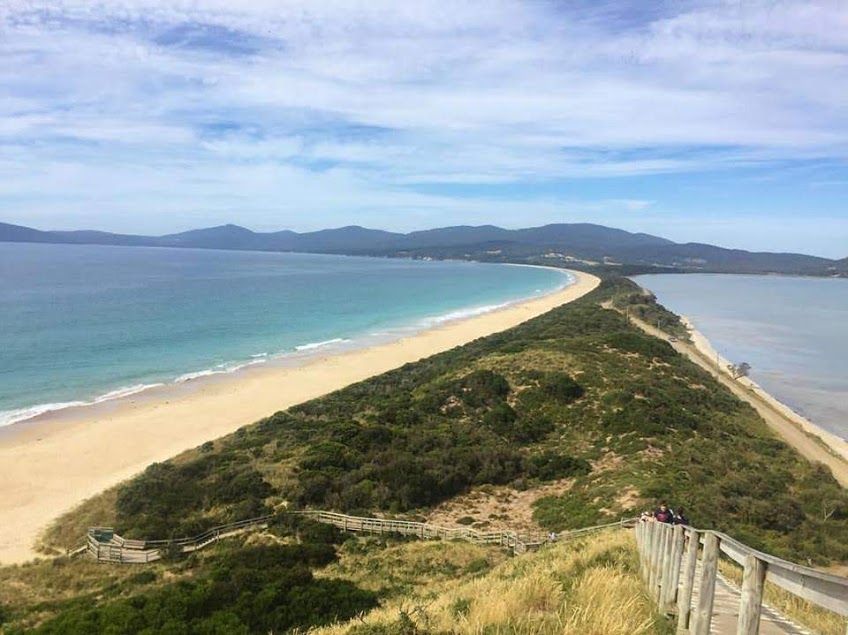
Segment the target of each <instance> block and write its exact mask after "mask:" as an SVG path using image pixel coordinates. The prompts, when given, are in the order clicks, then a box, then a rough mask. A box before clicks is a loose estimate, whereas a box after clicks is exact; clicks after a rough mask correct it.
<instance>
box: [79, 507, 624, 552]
mask: <svg viewBox="0 0 848 635" xmlns="http://www.w3.org/2000/svg"><path fill="white" fill-rule="evenodd" d="M283 514H291V515H299V516H305V517H307V518H310V519H311V520H314V521H317V522H319V523H324V524H328V525H333V526H334V527H338V528H339V529H341V530H343V531H353V532H366V533H376V534H399V535H402V536H415V537H418V538H422V539H438V540H466V541H468V542H473V543H476V544H483V545H500V546H502V547H506V548H507V549H510V550H511V551H512V552H513V553H514V554H517V555H520V554H523V553H526V552H528V551H532V550H535V549H538V548H539V546H541V545H542V544H544V543H546V542H548V541H549V540H550V536H549V535H548V534H543V533H518V532H514V531H478V530H476V529H472V528H470V527H440V526H438V525H431V524H430V523H419V522H412V521H407V520H393V519H387V518H365V517H361V516H348V515H346V514H337V513H335V512H327V511H297V512H283ZM274 518H275V516H274V515H269V516H260V517H259V518H251V519H248V520H242V521H239V522H237V523H231V524H228V525H221V526H218V527H213V528H212V529H210V530H209V531H206V532H204V533H202V534H200V535H199V536H195V537H193V538H177V539H172V540H127V539H124V538H122V537H121V536H119V535H117V534H115V533H113V532H112V530H111V529H110V528H108V527H92V528H90V529H89V530H88V536H87V552H88V553H89V554H91V555H92V556H93V557H94V558H96V559H97V561H98V562H115V563H124V564H145V563H149V562H155V561H157V560H161V559H162V557H163V556H164V555H165V554H167V553H191V552H193V551H197V550H199V549H203V548H204V547H206V546H208V545H210V544H212V543H214V542H216V541H218V540H220V539H222V538H226V537H228V536H234V535H238V534H241V533H244V532H246V531H252V530H254V529H260V528H264V527H267V526H268V523H269V522H271V520H272V519H274ZM634 522H635V519H628V520H621V521H618V522H615V523H608V524H606V525H597V526H594V527H586V528H583V529H577V530H575V531H571V532H565V533H563V534H561V535H560V536H558V539H567V538H569V537H572V536H579V535H581V534H584V533H588V532H593V531H598V530H600V529H606V528H609V527H625V526H631V525H632V524H633V523H634Z"/></svg>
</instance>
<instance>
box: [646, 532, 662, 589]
mask: <svg viewBox="0 0 848 635" xmlns="http://www.w3.org/2000/svg"><path fill="white" fill-rule="evenodd" d="M649 527H650V528H651V530H650V540H649V543H650V554H648V591H650V593H651V595H653V594H654V585H655V584H656V580H657V570H656V567H655V566H654V561H655V559H656V556H657V552H658V551H659V542H660V540H659V539H660V526H659V523H651V524H650V525H649Z"/></svg>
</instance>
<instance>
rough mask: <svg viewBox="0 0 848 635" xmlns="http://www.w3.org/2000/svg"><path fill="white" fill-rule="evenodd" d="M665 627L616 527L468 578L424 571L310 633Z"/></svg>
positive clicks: (545, 634) (602, 633)
mask: <svg viewBox="0 0 848 635" xmlns="http://www.w3.org/2000/svg"><path fill="white" fill-rule="evenodd" d="M461 549H462V550H463V551H465V550H466V549H467V547H466V546H465V545H463V546H462V547H461ZM413 550H415V548H413ZM392 570H393V568H392V565H389V566H388V567H387V568H386V569H385V571H380V572H381V573H386V574H391V572H392ZM334 574H339V571H338V570H336V571H334ZM668 629H669V626H668V622H667V621H666V620H665V619H664V618H661V617H659V616H658V615H657V614H656V613H655V610H654V607H653V605H652V603H651V601H650V600H649V598H648V596H647V594H646V592H645V589H644V588H643V585H642V582H641V579H640V577H639V573H638V561H637V554H636V551H635V545H634V543H633V540H632V536H631V535H630V533H629V532H626V531H620V530H618V531H610V532H605V533H603V534H599V535H595V536H591V537H587V538H583V539H579V540H574V541H572V542H567V543H561V544H556V545H552V546H550V547H547V548H545V549H544V550H542V551H540V552H538V553H533V554H529V555H526V556H523V557H520V558H512V559H510V560H508V561H505V562H503V563H501V564H499V565H497V566H495V567H494V568H493V569H491V570H489V571H484V572H481V573H480V574H479V575H476V576H473V577H472V578H471V579H459V580H444V581H440V582H437V583H434V582H433V581H432V580H430V579H427V576H426V574H425V575H424V576H422V578H421V581H420V584H418V585H416V586H415V587H413V588H411V589H410V590H409V591H408V593H406V594H404V595H401V596H399V597H395V598H393V599H392V600H391V601H389V602H386V603H385V604H384V606H382V607H381V608H379V609H376V610H374V611H372V612H370V613H368V614H366V615H364V616H361V617H359V618H357V619H354V620H351V621H350V622H345V623H341V624H337V625H334V626H331V627H325V628H321V629H318V630H316V631H314V635H396V634H398V633H407V634H413V633H415V634H418V635H436V634H439V635H442V634H448V633H450V634H451V635H478V634H480V633H486V634H487V635H513V634H515V633H526V634H532V635H554V634H556V635H563V634H568V633H574V634H578V633H579V634H581V635H593V634H597V635H640V634H644V635H647V634H649V633H666V632H670V631H669V630H668Z"/></svg>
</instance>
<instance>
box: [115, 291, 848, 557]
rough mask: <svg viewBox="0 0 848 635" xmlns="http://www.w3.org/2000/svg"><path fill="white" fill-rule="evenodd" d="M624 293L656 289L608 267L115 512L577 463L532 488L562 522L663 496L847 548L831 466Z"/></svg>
mask: <svg viewBox="0 0 848 635" xmlns="http://www.w3.org/2000/svg"><path fill="white" fill-rule="evenodd" d="M613 299H614V300H615V302H616V303H617V304H618V305H621V304H622V303H625V304H626V303H628V302H631V303H635V304H637V305H638V304H639V303H643V304H644V302H645V296H643V295H642V294H641V292H640V290H639V289H638V287H637V286H636V285H635V284H633V283H632V282H630V281H628V280H625V279H608V280H605V281H604V282H603V283H602V284H601V286H600V287H599V288H598V290H596V291H595V292H593V293H591V294H589V295H588V296H586V297H585V298H583V299H581V300H579V301H576V302H574V303H571V304H569V305H565V306H563V307H561V308H559V309H556V310H554V311H552V312H550V313H548V314H546V315H543V316H541V317H539V318H536V319H534V320H531V321H529V322H526V323H524V324H522V325H520V326H518V327H516V328H513V329H511V330H509V331H506V332H503V333H500V334H497V335H493V336H490V337H487V338H484V339H481V340H478V341H475V342H473V343H471V344H468V345H466V346H463V347H461V348H458V349H454V350H452V351H449V352H447V353H443V354H440V355H436V356H433V357H430V358H428V359H425V360H422V361H420V362H418V363H415V364H408V365H406V366H404V367H402V368H400V369H398V370H395V371H392V372H389V373H386V374H383V375H380V376H378V377H374V378H373V379H370V380H367V381H364V382H361V383H358V384H355V385H353V386H350V387H348V388H346V389H343V390H340V391H337V392H335V393H333V394H331V395H328V396H326V397H323V398H320V399H316V400H313V401H311V402H308V403H305V404H303V405H300V406H297V407H295V408H291V409H290V410H288V411H285V412H279V413H277V414H275V415H273V416H271V417H269V418H267V419H264V420H262V421H260V422H258V423H257V424H255V425H253V426H249V427H247V428H244V429H242V430H239V431H238V432H237V433H235V434H233V435H230V436H229V437H226V438H224V439H222V440H219V441H216V442H215V443H214V444H213V443H209V444H206V445H205V446H203V447H202V448H200V449H198V450H197V451H195V452H192V453H188V454H186V455H183V456H181V457H178V458H177V459H175V460H172V461H168V462H166V463H162V464H157V465H153V466H151V467H150V468H149V469H148V470H146V471H145V472H144V473H143V474H142V475H141V476H139V477H137V478H135V479H133V480H132V481H130V482H129V483H127V484H126V485H124V486H123V487H122V488H121V489H120V491H119V494H118V497H117V503H116V505H115V510H114V519H113V520H114V521H115V524H116V528H117V530H118V532H119V533H121V534H123V535H125V536H127V537H144V538H165V537H170V536H183V535H192V534H196V533H198V532H200V531H202V530H204V529H206V528H208V527H209V526H211V525H216V524H220V523H224V522H230V521H235V520H240V519H243V518H246V517H250V516H256V515H259V514H262V513H267V512H270V511H272V510H273V509H274V508H275V507H278V506H279V505H281V504H282V503H284V502H285V503H286V504H287V505H289V506H291V507H316V508H325V509H334V510H339V511H346V512H353V513H369V514H370V513H374V512H376V511H383V512H391V513H401V512H412V513H414V512H416V511H417V510H421V509H422V508H426V507H429V506H433V505H436V504H438V503H440V502H441V501H444V500H446V499H448V498H450V497H452V496H455V495H457V494H460V493H462V492H465V491H467V490H468V489H469V488H472V487H474V486H478V485H484V484H506V485H512V486H513V487H516V488H522V489H524V488H528V487H534V486H536V485H537V484H539V483H542V482H545V481H550V480H556V479H566V478H568V479H573V485H571V487H570V489H569V490H568V491H567V492H566V493H564V494H562V495H559V496H547V497H545V498H542V499H540V500H539V501H537V503H536V508H535V518H536V520H537V521H538V522H539V523H540V524H541V525H542V526H544V527H546V528H549V529H551V530H556V531H559V530H563V529H567V528H574V527H579V526H583V525H587V524H592V523H595V522H599V521H602V520H604V519H614V518H619V517H620V516H622V515H633V514H635V513H636V512H638V511H641V509H643V508H644V507H645V506H648V505H651V504H654V503H656V502H657V501H658V500H659V499H666V500H668V501H670V502H671V503H672V504H673V505H679V506H684V507H685V508H686V509H687V513H688V515H689V516H690V517H691V518H692V519H693V522H694V523H695V524H697V525H698V526H700V527H705V528H716V529H720V530H723V531H726V532H727V533H729V534H731V535H733V536H735V537H737V538H738V539H740V540H743V541H745V542H747V543H748V544H750V545H751V546H754V547H757V548H761V549H763V550H766V551H769V552H772V553H776V554H778V555H781V556H784V557H788V558H791V559H795V560H800V561H804V562H807V561H808V560H809V561H812V562H816V563H824V562H827V561H830V560H838V561H846V560H848V494H846V493H845V492H844V491H843V490H842V489H841V488H840V487H839V486H838V484H837V483H836V481H835V480H834V479H833V478H832V476H831V475H830V474H829V472H828V471H827V470H826V469H825V468H823V467H817V466H813V465H810V464H808V463H807V462H806V461H804V460H803V459H801V458H800V457H799V456H798V455H797V454H796V453H795V452H794V451H792V450H791V449H789V448H788V447H787V446H786V445H785V444H784V443H782V442H781V441H779V440H778V439H776V438H774V436H773V435H772V434H771V433H770V432H769V431H768V429H767V428H766V426H765V424H764V423H763V422H762V421H761V420H760V419H759V416H758V415H757V414H756V413H755V411H754V410H753V409H752V408H750V407H749V406H748V405H747V404H744V403H743V402H741V401H739V400H738V399H736V398H735V397H734V396H733V395H732V394H731V393H730V392H729V391H727V390H726V389H724V388H723V387H722V386H720V385H719V384H718V383H717V382H715V381H714V380H713V379H712V378H711V377H710V375H709V374H708V373H706V372H704V371H703V370H701V369H700V368H698V367H697V366H695V365H694V364H692V363H690V362H689V361H688V360H686V359H685V358H684V357H682V356H680V355H679V354H677V353H676V352H675V351H674V350H673V349H672V348H671V346H669V345H668V344H667V343H666V342H663V341H661V340H658V339H656V338H653V337H650V336H647V335H645V334H643V333H642V332H641V331H639V330H638V329H636V328H635V327H633V326H631V325H630V324H628V323H627V322H626V320H625V318H624V316H623V315H622V314H621V312H619V311H615V310H611V309H604V308H602V307H601V306H600V304H601V303H603V302H606V301H609V300H613ZM649 304H651V302H649ZM653 304H654V305H655V302H654V303H653ZM648 310H650V311H654V312H660V311H665V310H664V309H662V307H660V306H659V305H655V306H648Z"/></svg>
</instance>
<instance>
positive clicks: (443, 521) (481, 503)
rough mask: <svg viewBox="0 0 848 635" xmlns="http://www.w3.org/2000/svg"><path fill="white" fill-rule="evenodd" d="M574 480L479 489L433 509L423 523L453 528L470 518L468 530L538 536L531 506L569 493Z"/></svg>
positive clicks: (482, 487) (537, 528)
mask: <svg viewBox="0 0 848 635" xmlns="http://www.w3.org/2000/svg"><path fill="white" fill-rule="evenodd" d="M573 484H574V479H563V480H559V481H551V482H549V483H545V484H543V485H539V486H537V487H534V488H532V489H526V490H517V489H515V488H513V487H508V486H497V485H483V486H481V487H477V488H474V489H472V490H471V491H470V492H468V493H467V494H463V495H461V496H456V497H454V498H452V499H450V500H448V501H446V502H444V503H442V504H440V505H437V506H436V507H434V508H433V510H432V511H430V512H429V513H428V514H427V522H428V523H432V524H434V525H440V526H442V527H455V526H457V525H459V524H461V523H459V519H460V518H463V517H468V518H473V519H474V523H473V525H472V527H474V528H475V529H481V530H485V531H517V532H528V533H533V532H542V531H543V529H542V528H541V527H539V525H538V523H537V522H536V521H535V520H533V512H534V509H535V508H534V506H533V504H534V503H535V502H536V501H537V500H539V499H540V498H543V497H545V496H560V495H562V494H564V493H565V492H567V491H568V490H570V489H571V486H572V485H573Z"/></svg>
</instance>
